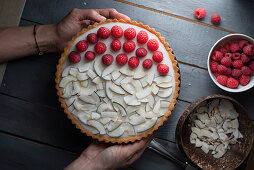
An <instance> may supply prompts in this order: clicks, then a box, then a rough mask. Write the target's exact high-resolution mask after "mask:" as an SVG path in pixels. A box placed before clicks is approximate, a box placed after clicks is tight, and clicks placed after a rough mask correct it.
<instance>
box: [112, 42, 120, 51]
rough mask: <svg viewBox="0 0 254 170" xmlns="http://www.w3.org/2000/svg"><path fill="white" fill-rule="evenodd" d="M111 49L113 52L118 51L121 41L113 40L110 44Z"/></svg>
mask: <svg viewBox="0 0 254 170" xmlns="http://www.w3.org/2000/svg"><path fill="white" fill-rule="evenodd" d="M111 49H112V50H113V51H119V50H120V49H121V41H119V40H118V39H115V40H113V41H112V43H111Z"/></svg>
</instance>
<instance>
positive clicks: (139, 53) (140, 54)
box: [136, 47, 147, 58]
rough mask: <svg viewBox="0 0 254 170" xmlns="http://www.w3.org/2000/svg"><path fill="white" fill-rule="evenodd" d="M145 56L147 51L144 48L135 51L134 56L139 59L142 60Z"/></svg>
mask: <svg viewBox="0 0 254 170" xmlns="http://www.w3.org/2000/svg"><path fill="white" fill-rule="evenodd" d="M146 55H147V50H146V49H145V48H142V47H141V48H138V49H137V50H136V56H137V57H139V58H143V57H145V56H146Z"/></svg>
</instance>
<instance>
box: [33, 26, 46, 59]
mask: <svg viewBox="0 0 254 170" xmlns="http://www.w3.org/2000/svg"><path fill="white" fill-rule="evenodd" d="M33 35H34V41H35V44H36V49H37V51H38V54H39V55H43V54H44V53H43V52H42V51H40V48H39V45H38V43H37V39H36V25H34V30H33Z"/></svg>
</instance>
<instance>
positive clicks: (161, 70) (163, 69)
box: [157, 64, 169, 75]
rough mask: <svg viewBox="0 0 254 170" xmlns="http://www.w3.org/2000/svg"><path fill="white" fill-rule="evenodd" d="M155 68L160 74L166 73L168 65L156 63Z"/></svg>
mask: <svg viewBox="0 0 254 170" xmlns="http://www.w3.org/2000/svg"><path fill="white" fill-rule="evenodd" d="M157 70H158V72H159V73H160V74H161V75H166V74H167V73H168V72H169V67H168V66H167V65H166V64H158V66H157Z"/></svg>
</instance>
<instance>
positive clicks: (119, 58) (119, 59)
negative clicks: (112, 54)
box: [116, 54, 128, 66]
mask: <svg viewBox="0 0 254 170" xmlns="http://www.w3.org/2000/svg"><path fill="white" fill-rule="evenodd" d="M116 62H117V64H118V65H120V66H123V65H125V64H126V63H127V62H128V57H127V55H126V54H118V55H117V56H116Z"/></svg>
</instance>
